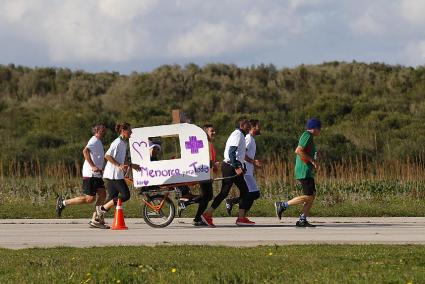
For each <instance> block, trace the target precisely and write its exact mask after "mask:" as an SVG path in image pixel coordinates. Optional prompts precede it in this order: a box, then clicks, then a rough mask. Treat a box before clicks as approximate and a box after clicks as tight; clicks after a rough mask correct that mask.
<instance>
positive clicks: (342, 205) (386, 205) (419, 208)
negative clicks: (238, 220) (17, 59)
mask: <svg viewBox="0 0 425 284" xmlns="http://www.w3.org/2000/svg"><path fill="white" fill-rule="evenodd" d="M275 200H278V198H276V199H275ZM273 201H274V200H271V199H259V200H257V201H256V202H255V203H254V205H253V207H252V210H251V212H250V213H249V215H250V216H256V217H268V216H269V217H270V216H275V212H274V205H273ZM141 205H142V201H141V198H140V197H138V196H136V195H134V196H133V197H132V198H131V199H130V201H128V202H126V203H125V204H124V214H125V216H126V218H141V217H142V214H141ZM196 209H197V205H196V204H195V205H191V206H189V207H188V209H187V210H185V211H183V214H182V217H190V218H191V217H193V216H194V215H195V210H196ZM300 210H301V206H293V207H291V208H289V210H288V211H286V212H285V216H298V214H299V213H300ZM93 211H94V205H93V204H92V205H86V204H84V205H76V206H68V207H67V208H66V209H65V210H64V211H63V212H62V218H88V217H90V216H91V213H92V212H93ZM108 214H109V217H113V210H112V211H111V212H110V213H108ZM236 214H237V206H235V208H234V210H233V216H236ZM215 215H216V216H227V214H226V212H225V208H224V202H223V204H222V205H221V206H220V207H219V209H218V210H217V212H216V214H215ZM311 215H312V216H313V217H314V216H322V217H382V216H387V217H397V216H405V217H406V216H410V217H414V216H425V202H424V201H422V200H416V199H412V198H409V197H403V196H402V197H397V196H390V197H376V198H372V199H360V200H345V201H341V202H339V203H337V204H328V203H327V202H326V201H325V200H323V199H322V198H321V197H320V196H319V197H318V199H317V200H316V203H315V204H314V206H313V209H312V211H311ZM13 218H18V219H21V218H30V219H33V218H56V213H55V200H54V199H53V198H51V199H49V200H47V201H43V202H41V203H32V202H30V201H29V200H26V199H14V200H11V201H8V202H3V203H2V204H1V205H0V219H13Z"/></svg>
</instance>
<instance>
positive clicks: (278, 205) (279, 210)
mask: <svg viewBox="0 0 425 284" xmlns="http://www.w3.org/2000/svg"><path fill="white" fill-rule="evenodd" d="M274 208H275V209H276V216H277V218H279V220H280V219H282V214H283V212H284V211H285V210H286V207H285V205H283V203H282V202H279V201H278V202H275V203H274Z"/></svg>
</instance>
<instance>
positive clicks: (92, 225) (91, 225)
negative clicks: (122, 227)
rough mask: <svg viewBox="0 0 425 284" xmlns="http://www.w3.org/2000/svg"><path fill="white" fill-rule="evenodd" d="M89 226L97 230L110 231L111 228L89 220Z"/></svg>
mask: <svg viewBox="0 0 425 284" xmlns="http://www.w3.org/2000/svg"><path fill="white" fill-rule="evenodd" d="M89 225H90V227H93V228H99V229H110V228H111V227H109V226H108V225H105V224H102V223H100V222H97V221H96V220H90V222H89Z"/></svg>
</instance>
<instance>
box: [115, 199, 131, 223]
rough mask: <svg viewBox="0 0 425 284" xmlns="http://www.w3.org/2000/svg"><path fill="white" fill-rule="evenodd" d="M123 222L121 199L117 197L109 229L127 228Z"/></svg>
mask: <svg viewBox="0 0 425 284" xmlns="http://www.w3.org/2000/svg"><path fill="white" fill-rule="evenodd" d="M127 229H128V228H127V226H126V225H125V222H124V212H123V211H122V201H121V199H119V198H118V202H117V208H115V216H114V222H113V223H112V227H111V230H127Z"/></svg>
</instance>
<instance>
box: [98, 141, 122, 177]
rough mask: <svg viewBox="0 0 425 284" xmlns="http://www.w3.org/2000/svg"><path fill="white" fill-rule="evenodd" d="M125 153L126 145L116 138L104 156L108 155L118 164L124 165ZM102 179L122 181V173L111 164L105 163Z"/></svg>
mask: <svg viewBox="0 0 425 284" xmlns="http://www.w3.org/2000/svg"><path fill="white" fill-rule="evenodd" d="M126 152H127V143H126V142H125V141H124V140H122V139H121V137H118V138H117V139H115V140H114V142H112V144H111V146H110V147H109V149H108V151H106V154H105V155H110V156H111V157H112V158H114V159H115V161H117V162H118V163H120V164H124V161H125V156H126ZM103 178H107V179H124V171H123V170H121V169H120V168H119V167H117V166H114V165H113V164H112V163H111V162H109V161H108V162H106V166H105V171H104V172H103Z"/></svg>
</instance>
